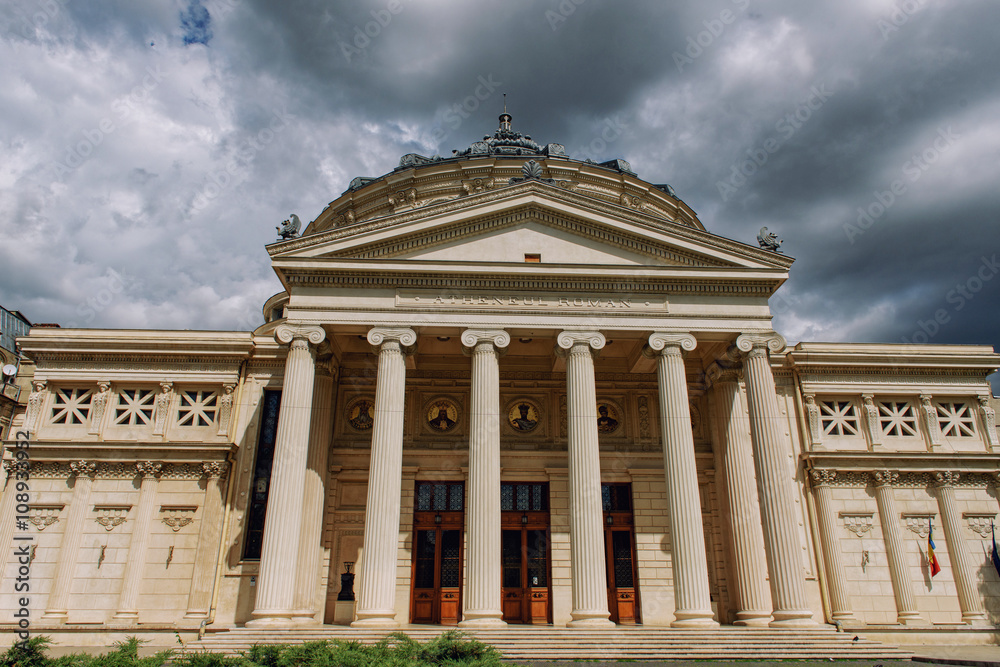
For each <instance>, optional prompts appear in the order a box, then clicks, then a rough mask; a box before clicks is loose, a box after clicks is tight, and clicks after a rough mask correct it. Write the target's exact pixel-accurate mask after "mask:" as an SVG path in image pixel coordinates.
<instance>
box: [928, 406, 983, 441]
mask: <svg viewBox="0 0 1000 667" xmlns="http://www.w3.org/2000/svg"><path fill="white" fill-rule="evenodd" d="M936 407H937V414H938V424H939V425H940V426H941V435H943V436H945V437H946V438H974V437H976V416H975V413H974V412H973V411H972V407H971V406H970V405H969V404H968V403H956V402H947V403H938V404H937V406H936Z"/></svg>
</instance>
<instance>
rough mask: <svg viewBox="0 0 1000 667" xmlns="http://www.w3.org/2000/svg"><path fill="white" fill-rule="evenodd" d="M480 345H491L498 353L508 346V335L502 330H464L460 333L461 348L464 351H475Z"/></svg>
mask: <svg viewBox="0 0 1000 667" xmlns="http://www.w3.org/2000/svg"><path fill="white" fill-rule="evenodd" d="M480 343H492V344H493V347H494V348H496V350H497V351H498V352H499V351H500V350H502V349H504V348H505V347H507V346H508V345H510V334H509V333H507V332H506V331H504V330H503V329H466V330H465V331H463V332H462V347H464V348H465V349H466V351H471V350H473V349H475V347H476V345H478V344H480Z"/></svg>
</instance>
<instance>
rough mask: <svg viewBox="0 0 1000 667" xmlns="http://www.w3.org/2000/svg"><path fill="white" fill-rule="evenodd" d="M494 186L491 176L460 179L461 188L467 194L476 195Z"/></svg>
mask: <svg viewBox="0 0 1000 667" xmlns="http://www.w3.org/2000/svg"><path fill="white" fill-rule="evenodd" d="M493 187H494V183H493V179H492V178H473V179H472V180H470V181H462V190H463V191H464V192H465V194H467V195H477V194H479V193H481V192H486V191H487V190H492V189H493Z"/></svg>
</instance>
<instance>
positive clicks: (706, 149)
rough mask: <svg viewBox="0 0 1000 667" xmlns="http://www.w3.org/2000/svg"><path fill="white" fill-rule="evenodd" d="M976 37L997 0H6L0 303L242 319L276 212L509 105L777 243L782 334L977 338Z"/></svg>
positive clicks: (428, 151) (548, 133)
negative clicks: (783, 260)
mask: <svg viewBox="0 0 1000 667" xmlns="http://www.w3.org/2000/svg"><path fill="white" fill-rule="evenodd" d="M998 25H1000V3H996V2H995V1H993V0H980V1H977V0H956V1H952V2H943V1H940V0H895V1H890V0H845V1H843V2H826V3H822V4H820V3H801V2H792V1H768V0H719V1H717V2H698V3H695V2H690V3H679V2H670V3H667V2H662V1H659V0H657V1H647V2H609V1H602V0H537V1H536V2H527V1H520V0H513V1H511V0H504V1H499V0H495V1H477V2H472V1H468V0H463V1H458V0H456V1H446V0H392V1H391V2H390V1H389V0H374V1H373V2H350V3H348V2H319V1H316V2H307V1H292V2H282V3H275V2H264V1H263V0H260V1H252V0H201V1H200V2H199V1H197V0H194V1H192V0H174V2H170V1H164V2H158V3H136V2H129V1H126V0H121V1H118V2H113V1H108V2H100V3H96V2H69V1H65V0H7V1H6V2H4V3H2V8H0V30H2V41H0V62H2V63H3V66H2V67H0V109H2V113H0V230H2V233H0V304H3V305H4V306H5V307H7V308H15V309H19V310H22V311H23V312H24V313H25V314H26V315H27V316H28V317H29V318H31V319H33V320H35V321H43V322H44V321H52V322H59V323H61V324H63V325H64V326H66V325H76V326H98V327H163V328H201V329H206V328H207V329H227V328H244V329H245V328H249V327H252V326H254V325H256V324H257V323H258V322H259V321H260V306H261V303H262V301H263V300H264V299H265V298H267V297H268V296H270V295H271V294H272V293H274V292H276V291H278V289H280V287H279V284H278V282H277V280H276V279H275V278H274V277H273V274H272V273H271V271H270V269H269V267H268V259H267V254H266V252H265V251H264V247H263V246H264V245H265V244H266V243H269V242H271V241H273V240H274V238H275V235H274V226H275V225H276V224H278V223H279V222H280V221H281V220H283V219H285V218H287V217H288V214H289V213H291V212H295V213H298V214H299V215H300V216H301V218H302V220H303V221H308V220H312V219H313V218H314V217H315V216H316V215H317V214H318V213H319V212H320V211H321V210H322V209H323V207H324V206H325V205H326V204H327V202H329V201H331V200H333V199H334V198H336V197H337V196H339V195H340V193H342V192H343V191H344V190H345V189H346V187H347V184H348V182H349V181H350V179H351V178H352V177H354V176H358V175H368V176H377V175H380V174H383V173H385V172H388V171H390V170H391V169H392V168H393V167H395V166H396V164H397V161H398V159H399V156H400V155H402V154H404V153H409V152H418V153H422V154H425V155H433V154H435V153H439V154H441V155H450V153H451V151H452V149H455V148H464V147H466V146H468V144H469V143H470V142H472V141H474V140H476V139H478V138H480V137H481V136H482V135H483V134H485V133H487V132H491V131H492V130H493V128H495V127H496V117H497V114H498V112H499V111H500V109H501V104H502V102H501V93H502V92H506V93H507V94H508V101H509V110H510V111H511V113H512V114H513V116H514V125H515V127H516V128H517V129H520V130H522V131H524V132H526V133H529V134H531V135H532V136H533V137H534V138H535V139H536V140H538V141H540V142H541V143H547V142H560V143H563V144H565V146H566V148H567V151H568V152H569V153H570V154H571V155H572V156H574V157H581V158H585V157H591V158H593V159H595V160H605V159H610V158H615V157H621V158H624V159H626V160H629V161H630V162H631V164H632V166H633V169H634V170H635V171H636V172H638V174H639V175H640V177H642V178H644V179H646V180H649V181H652V182H654V183H670V184H671V185H673V186H674V188H675V189H676V191H677V193H678V195H679V196H680V197H681V198H682V199H683V200H684V201H685V202H687V203H688V204H689V205H691V206H692V207H693V208H694V209H695V211H697V213H698V214H699V216H700V218H701V220H702V221H703V222H704V224H705V226H706V227H707V228H708V229H709V230H711V231H713V232H716V233H718V234H721V235H724V236H727V237H730V238H734V239H739V240H742V241H746V242H750V243H754V242H755V241H754V239H755V237H756V234H757V231H758V230H759V229H760V227H761V226H764V225H766V226H768V227H769V228H770V229H771V230H772V231H776V232H778V234H779V235H780V236H781V237H782V238H783V239H784V240H785V243H784V246H783V249H784V250H785V251H786V252H787V253H788V254H789V255H791V256H793V257H795V258H796V259H797V261H796V263H795V265H794V266H793V268H792V272H791V280H790V281H789V282H788V283H787V284H786V285H785V286H784V287H783V288H782V290H781V291H780V292H779V295H778V296H776V297H775V298H774V300H773V301H772V305H773V308H774V311H775V313H776V314H777V318H776V325H777V328H778V329H779V330H780V331H783V332H784V333H785V334H786V336H787V338H788V339H789V340H790V341H796V340H816V341H888V342H898V341H901V340H903V339H907V340H914V339H916V340H917V341H919V342H925V341H928V340H929V341H930V342H934V343H984V344H993V345H996V344H998V343H1000V335H998V329H1000V307H998V305H1000V277H998V275H997V274H998V273H1000V265H998V264H997V258H998V254H1000V247H998V246H1000V234H998V232H997V229H998V225H997V223H998V217H1000V187H998V186H1000V86H998V78H1000V77H998V74H997V72H998V69H997V63H998V62H1000V39H997V34H996V28H997V26H998ZM366 33H367V34H366ZM477 94H478V95H479V97H481V98H485V99H484V100H482V101H480V99H477V98H476V95H477ZM748 160H755V162H751V161H748ZM229 164H233V165H235V167H237V169H236V175H235V176H231V175H228V174H226V166H227V165H229ZM862 213H863V214H864V215H862Z"/></svg>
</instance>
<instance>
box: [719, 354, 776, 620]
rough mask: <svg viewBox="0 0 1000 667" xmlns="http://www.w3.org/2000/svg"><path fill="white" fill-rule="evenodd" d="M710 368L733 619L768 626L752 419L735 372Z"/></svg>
mask: <svg viewBox="0 0 1000 667" xmlns="http://www.w3.org/2000/svg"><path fill="white" fill-rule="evenodd" d="M714 368H715V372H714V373H713V372H712V369H709V371H710V377H711V378H712V387H713V391H714V394H715V399H716V406H717V409H718V413H719V419H720V420H721V421H722V424H721V426H722V428H723V441H722V443H721V445H722V447H721V450H722V451H721V453H720V459H721V463H722V464H721V466H720V467H721V468H722V470H723V473H724V474H725V479H726V490H727V493H726V502H727V504H728V508H727V509H728V510H729V512H728V513H729V521H730V530H729V532H730V536H731V544H730V552H731V553H732V559H733V568H734V570H735V572H734V574H735V578H736V581H735V582H734V583H735V587H734V592H735V593H736V606H737V611H736V620H735V622H734V623H735V625H750V626H766V625H767V624H768V622H770V619H771V598H770V594H769V592H768V588H767V576H766V574H767V573H766V571H765V568H763V567H761V564H763V563H766V562H767V558H766V556H765V555H764V537H763V534H762V533H761V524H760V501H759V499H758V498H757V483H756V481H755V479H754V468H753V447H752V446H751V444H750V421H749V419H748V418H747V415H746V412H745V411H744V406H743V394H742V392H741V391H740V384H739V379H738V377H737V372H736V371H734V370H723V369H721V368H719V367H717V366H716V367H714Z"/></svg>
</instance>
